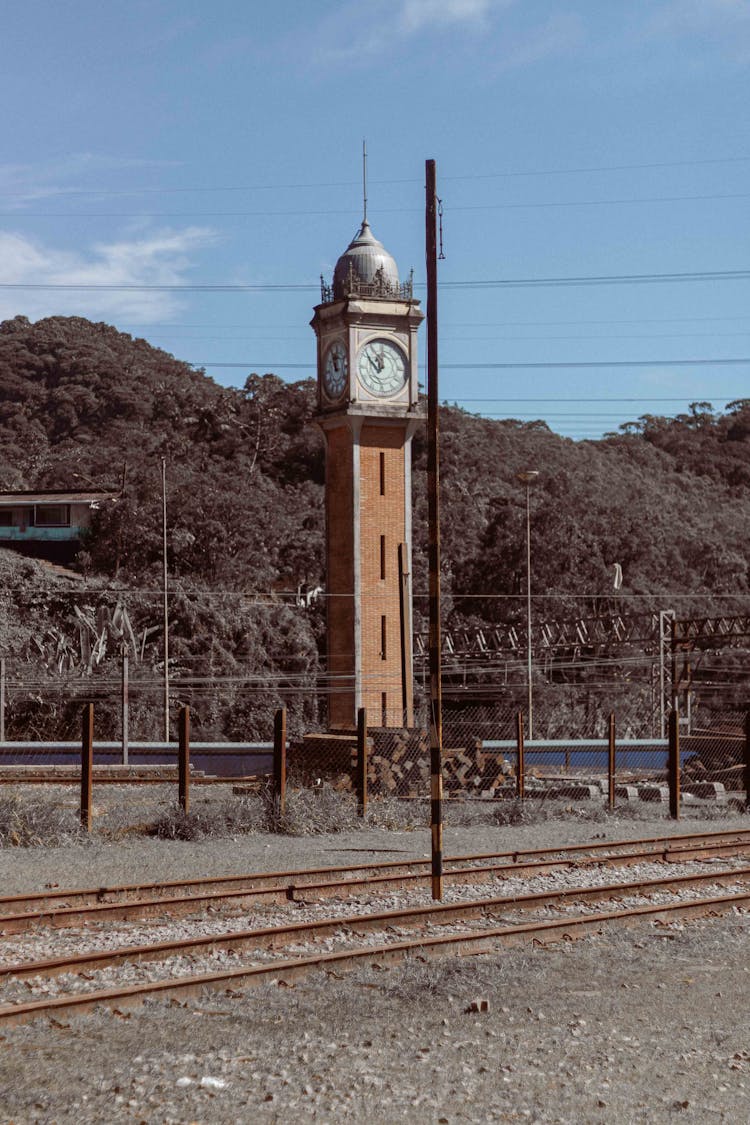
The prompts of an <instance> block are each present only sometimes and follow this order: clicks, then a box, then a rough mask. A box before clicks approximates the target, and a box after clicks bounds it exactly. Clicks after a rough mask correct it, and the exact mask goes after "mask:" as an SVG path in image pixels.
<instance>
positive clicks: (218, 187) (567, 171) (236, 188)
mask: <svg viewBox="0 0 750 1125" xmlns="http://www.w3.org/2000/svg"><path fill="white" fill-rule="evenodd" d="M748 161H750V156H717V157H706V158H703V159H700V160H659V161H650V162H642V163H639V164H598V165H581V166H578V167H572V168H528V169H508V170H506V171H502V172H474V173H471V172H467V173H463V174H461V175H456V176H443V177H442V178H443V179H444V180H446V181H451V182H456V181H459V180H504V179H514V178H516V177H524V176H571V175H579V174H583V173H590V172H632V171H644V170H647V169H653V168H692V167H702V166H710V165H715V164H743V163H747V162H748ZM370 183H371V184H383V185H385V184H419V183H422V180H421V178H420V179H418V178H416V177H402V178H400V179H382V180H371V181H370ZM359 186H360V182H359V180H329V181H313V182H311V183H285V184H283V183H282V184H211V185H208V186H196V185H190V186H187V187H186V186H181V187H139V188H58V189H55V190H52V189H49V190H47V189H39V188H27V189H26V191H4V192H0V198H7V199H22V198H25V197H27V196H28V195H29V192H30V191H32V190H33V191H39V190H43V191H44V194H45V196H46V197H47V198H56V197H60V196H78V195H112V196H132V195H185V194H190V193H192V192H194V193H196V194H205V193H212V192H222V191H226V192H230V191H231V192H243V191H282V190H298V191H309V190H310V189H311V188H335V187H343V188H349V187H359Z"/></svg>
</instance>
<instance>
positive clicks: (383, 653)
mask: <svg viewBox="0 0 750 1125" xmlns="http://www.w3.org/2000/svg"><path fill="white" fill-rule="evenodd" d="M386 656H387V652H386V629H385V614H383V615H382V616H381V618H380V659H381V660H385V659H386Z"/></svg>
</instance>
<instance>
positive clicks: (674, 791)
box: [667, 707, 680, 820]
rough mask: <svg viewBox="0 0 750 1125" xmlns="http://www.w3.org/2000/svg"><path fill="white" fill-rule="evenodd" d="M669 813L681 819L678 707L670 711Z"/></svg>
mask: <svg viewBox="0 0 750 1125" xmlns="http://www.w3.org/2000/svg"><path fill="white" fill-rule="evenodd" d="M667 778H668V782H669V815H670V816H671V818H672V820H679V819H680V713H679V711H678V710H677V708H676V707H673V708H672V710H671V711H670V712H669V759H668V768H667Z"/></svg>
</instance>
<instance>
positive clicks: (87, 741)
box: [81, 703, 94, 832]
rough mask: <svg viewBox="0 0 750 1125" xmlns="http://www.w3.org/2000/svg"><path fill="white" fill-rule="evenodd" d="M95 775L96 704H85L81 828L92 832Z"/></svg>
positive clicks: (82, 735)
mask: <svg viewBox="0 0 750 1125" xmlns="http://www.w3.org/2000/svg"><path fill="white" fill-rule="evenodd" d="M93 775H94V704H93V703H85V704H84V707H83V725H82V730H81V827H82V828H83V830H84V832H90V831H91V808H92V796H93Z"/></svg>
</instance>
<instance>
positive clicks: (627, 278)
mask: <svg viewBox="0 0 750 1125" xmlns="http://www.w3.org/2000/svg"><path fill="white" fill-rule="evenodd" d="M749 278H750V269H741V270H693V271H690V272H687V273H632V274H592V275H583V274H582V275H578V276H576V275H571V276H564V277H509V278H480V279H478V280H474V281H443V282H441V288H443V289H512V288H527V287H543V286H568V285H643V284H653V283H659V284H663V283H668V282H692V281H746V280H748V279H749ZM319 286H320V283H319V282H317V283H315V284H313V283H309V282H308V283H306V282H283V283H278V284H275V283H270V282H263V283H258V284H254V285H253V284H248V285H236V284H228V283H227V284H221V283H219V284H208V283H196V284H187V283H186V284H180V285H148V284H139V285H136V284H133V283H128V284H124V283H122V284H119V285H116V284H110V283H107V284H102V283H90V282H72V281H65V282H59V281H58V282H51V281H43V282H25V281H23V282H22V281H15V282H11V281H6V282H2V283H0V290H6V289H12V290H50V291H58V290H75V291H76V292H86V293H89V292H95V293H98V292H102V293H129V292H147V293H283V292H305V293H307V292H314V291H318V290H319ZM415 286H416V287H417V288H420V289H422V288H424V283H422V282H415Z"/></svg>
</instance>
